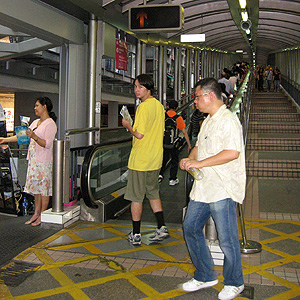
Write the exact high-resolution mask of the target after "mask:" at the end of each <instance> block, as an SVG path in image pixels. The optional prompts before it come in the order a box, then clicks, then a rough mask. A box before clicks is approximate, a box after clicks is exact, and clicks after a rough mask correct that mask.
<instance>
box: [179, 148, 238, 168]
mask: <svg viewBox="0 0 300 300" xmlns="http://www.w3.org/2000/svg"><path fill="white" fill-rule="evenodd" d="M192 152H193V151H192ZM239 155H240V152H239V151H237V150H223V151H221V152H219V153H218V154H216V155H213V156H211V157H208V158H206V159H203V160H201V161H198V160H196V159H195V158H194V157H193V158H190V159H186V160H185V161H184V162H183V163H182V168H183V169H184V170H188V169H189V168H192V167H194V168H198V169H201V168H204V167H213V166H218V165H223V164H226V163H228V162H230V161H233V160H235V159H237V158H238V157H239Z"/></svg>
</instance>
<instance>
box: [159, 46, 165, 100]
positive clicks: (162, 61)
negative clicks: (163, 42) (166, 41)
mask: <svg viewBox="0 0 300 300" xmlns="http://www.w3.org/2000/svg"><path fill="white" fill-rule="evenodd" d="M164 54H165V48H164V46H159V54H158V85H157V90H158V100H159V101H160V102H161V103H162V104H163V105H164V106H165V102H166V101H165V99H164V86H165V82H166V73H165V72H164V71H165V65H166V60H165V55H164Z"/></svg>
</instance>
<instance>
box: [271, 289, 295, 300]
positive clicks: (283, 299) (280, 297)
mask: <svg viewBox="0 0 300 300" xmlns="http://www.w3.org/2000/svg"><path fill="white" fill-rule="evenodd" d="M299 295H300V293H299V291H294V290H290V291H286V292H283V293H281V294H277V295H274V296H272V297H270V298H267V299H266V300H288V299H294V298H295V297H296V296H299Z"/></svg>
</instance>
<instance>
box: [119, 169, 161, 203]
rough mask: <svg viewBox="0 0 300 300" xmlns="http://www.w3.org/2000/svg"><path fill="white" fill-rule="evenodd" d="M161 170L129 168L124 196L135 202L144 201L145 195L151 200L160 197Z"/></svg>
mask: <svg viewBox="0 0 300 300" xmlns="http://www.w3.org/2000/svg"><path fill="white" fill-rule="evenodd" d="M158 175H159V170H155V171H135V170H131V169H129V173H128V182H127V187H126V192H125V195H124V198H125V199H126V200H130V201H133V202H143V200H144V198H145V195H146V197H147V198H148V199H149V200H156V199H159V183H158Z"/></svg>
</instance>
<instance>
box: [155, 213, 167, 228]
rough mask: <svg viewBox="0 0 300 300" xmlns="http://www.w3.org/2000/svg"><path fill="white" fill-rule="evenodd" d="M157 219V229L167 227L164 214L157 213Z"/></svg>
mask: <svg viewBox="0 0 300 300" xmlns="http://www.w3.org/2000/svg"><path fill="white" fill-rule="evenodd" d="M155 217H156V220H157V228H158V229H159V228H160V227H161V226H165V220H164V212H163V211H158V212H156V213H155Z"/></svg>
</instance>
